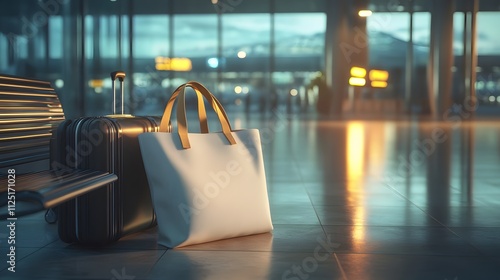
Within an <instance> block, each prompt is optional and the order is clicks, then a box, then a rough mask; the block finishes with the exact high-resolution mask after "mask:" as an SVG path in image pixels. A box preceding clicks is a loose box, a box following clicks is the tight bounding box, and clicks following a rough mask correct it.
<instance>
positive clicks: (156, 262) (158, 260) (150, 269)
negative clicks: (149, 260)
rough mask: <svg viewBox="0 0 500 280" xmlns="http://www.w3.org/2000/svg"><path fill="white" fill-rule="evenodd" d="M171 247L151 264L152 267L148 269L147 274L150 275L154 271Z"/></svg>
mask: <svg viewBox="0 0 500 280" xmlns="http://www.w3.org/2000/svg"><path fill="white" fill-rule="evenodd" d="M169 250H170V249H168V250H165V251H164V252H163V253H162V254H161V256H159V257H158V258H157V259H156V261H155V262H154V263H153V264H152V265H151V267H150V268H149V269H148V271H147V272H146V273H145V275H150V274H151V272H152V271H153V268H155V266H156V265H157V264H158V263H159V262H160V260H161V259H162V258H163V256H165V254H166V253H167V252H168V251H169Z"/></svg>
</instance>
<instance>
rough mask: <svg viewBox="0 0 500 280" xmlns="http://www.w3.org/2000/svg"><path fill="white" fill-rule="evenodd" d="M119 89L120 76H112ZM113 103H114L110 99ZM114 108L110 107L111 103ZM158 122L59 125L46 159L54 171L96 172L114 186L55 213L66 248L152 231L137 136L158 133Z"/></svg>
mask: <svg viewBox="0 0 500 280" xmlns="http://www.w3.org/2000/svg"><path fill="white" fill-rule="evenodd" d="M111 77H112V79H113V94H115V86H114V83H115V78H117V77H118V78H119V80H120V82H121V87H122V104H123V79H124V77H125V73H123V72H120V71H118V72H113V73H112V74H111ZM114 100H115V98H114ZM113 104H114V106H116V102H115V101H114V102H113ZM160 121H161V118H160V117H133V116H130V115H123V107H122V115H116V114H113V115H110V116H106V117H84V118H79V119H75V120H67V121H65V122H63V123H62V124H60V125H59V127H58V129H57V132H56V135H55V139H54V140H55V141H54V145H55V147H57V149H53V151H54V153H53V154H52V159H53V160H54V161H55V164H56V165H61V166H67V167H71V168H83V169H93V170H102V171H108V172H111V173H114V174H116V175H117V176H118V180H117V181H116V182H114V183H112V184H109V185H107V186H106V187H103V188H100V189H97V190H95V191H92V192H90V193H88V194H85V195H82V196H79V197H77V198H76V199H73V200H71V201H69V202H66V203H64V204H61V205H59V206H58V207H57V209H56V211H57V214H58V231H59V237H60V238H61V240H63V241H64V242H67V243H73V242H77V243H80V244H89V245H99V244H107V243H111V242H114V241H117V240H118V239H119V238H121V237H123V236H124V235H127V234H130V233H134V232H138V231H141V230H144V229H147V228H150V227H152V226H154V225H156V217H155V213H154V209H153V204H152V202H151V195H150V192H149V186H148V181H147V178H146V173H145V171H144V165H143V163H142V157H141V153H140V148H139V142H138V140H137V136H138V135H139V134H140V133H143V132H152V131H158V128H159V124H160Z"/></svg>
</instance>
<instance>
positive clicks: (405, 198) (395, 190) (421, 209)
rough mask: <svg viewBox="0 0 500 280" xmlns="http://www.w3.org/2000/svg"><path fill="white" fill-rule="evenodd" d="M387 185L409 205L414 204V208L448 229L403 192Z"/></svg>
mask: <svg viewBox="0 0 500 280" xmlns="http://www.w3.org/2000/svg"><path fill="white" fill-rule="evenodd" d="M385 185H386V186H387V187H388V188H390V189H392V190H393V191H394V192H395V193H396V194H398V195H399V196H401V197H402V198H403V199H404V200H406V201H407V202H408V203H410V204H412V205H413V206H415V207H416V208H417V209H419V210H420V211H422V212H423V213H424V214H426V215H427V216H429V217H430V218H431V219H433V220H434V221H435V222H436V223H438V224H440V225H442V226H443V227H447V226H446V225H445V224H443V223H441V222H440V221H439V220H438V219H436V218H435V217H434V216H432V215H430V214H429V213H428V212H427V211H425V210H424V209H423V208H422V207H420V206H419V205H417V204H416V203H414V202H413V201H411V200H410V199H409V198H407V197H406V196H405V195H403V194H402V193H401V192H399V191H398V190H397V189H395V188H394V187H392V186H391V185H389V184H388V183H385Z"/></svg>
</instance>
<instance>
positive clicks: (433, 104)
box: [427, 0, 455, 119]
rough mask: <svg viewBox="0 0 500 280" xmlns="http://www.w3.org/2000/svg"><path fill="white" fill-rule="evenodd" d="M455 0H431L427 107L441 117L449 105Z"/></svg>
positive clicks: (433, 114) (432, 113) (433, 113)
mask: <svg viewBox="0 0 500 280" xmlns="http://www.w3.org/2000/svg"><path fill="white" fill-rule="evenodd" d="M454 11H455V1H454V0H450V1H433V2H432V8H431V42H430V52H429V63H428V66H427V67H428V68H427V71H428V72H427V73H428V88H429V91H428V92H429V110H430V113H431V115H432V116H433V118H435V119H443V114H444V113H445V112H446V111H447V110H449V109H450V108H451V104H452V97H451V96H452V95H451V91H452V71H451V68H452V67H453V13H454Z"/></svg>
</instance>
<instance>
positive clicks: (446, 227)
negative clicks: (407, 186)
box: [386, 184, 484, 255]
mask: <svg viewBox="0 0 500 280" xmlns="http://www.w3.org/2000/svg"><path fill="white" fill-rule="evenodd" d="M386 185H387V187H388V188H390V189H392V190H393V191H394V192H396V193H397V194H398V195H400V196H401V197H402V198H403V199H405V200H407V201H408V202H409V203H411V204H413V205H414V206H415V207H416V208H418V209H420V211H422V212H423V213H425V214H426V215H427V216H429V217H430V218H431V219H433V220H434V221H435V222H436V223H438V224H440V225H441V226H442V227H443V228H445V229H446V230H448V231H449V232H451V233H452V234H454V235H455V236H457V237H458V238H460V240H462V241H463V242H464V243H466V244H468V245H469V246H470V247H472V248H474V249H475V250H476V251H477V252H478V253H479V254H480V255H484V253H483V252H482V251H481V250H479V248H477V247H476V246H474V245H472V244H471V243H470V242H469V241H468V240H467V239H465V238H463V237H462V236H460V235H458V234H457V233H456V232H454V231H453V230H451V229H450V227H449V226H447V225H446V224H443V223H441V221H439V220H438V219H437V218H435V217H434V216H433V215H431V214H430V213H429V212H428V211H426V210H424V209H423V208H422V207H420V206H419V205H417V204H415V203H414V202H413V201H411V200H410V199H408V198H407V197H406V196H404V195H403V194H401V193H400V192H399V191H398V190H396V189H395V188H394V187H392V186H391V185H389V184H386Z"/></svg>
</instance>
